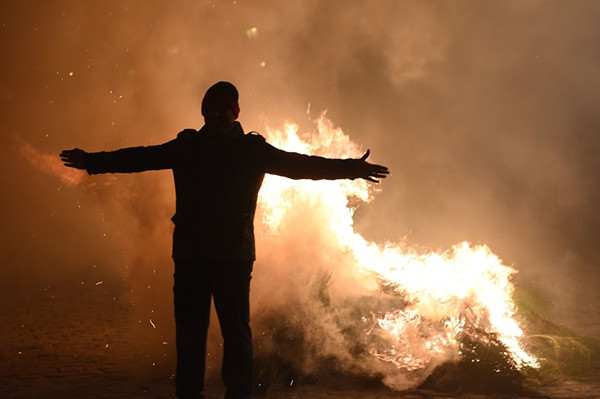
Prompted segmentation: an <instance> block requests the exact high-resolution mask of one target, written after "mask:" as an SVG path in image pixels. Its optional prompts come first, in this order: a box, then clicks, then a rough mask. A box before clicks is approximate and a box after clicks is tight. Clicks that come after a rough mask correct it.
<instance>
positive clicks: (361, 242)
mask: <svg viewBox="0 0 600 399" xmlns="http://www.w3.org/2000/svg"><path fill="white" fill-rule="evenodd" d="M316 126H317V130H316V132H315V133H312V134H307V135H302V136H301V135H299V134H298V127H297V126H296V125H294V124H287V125H286V126H285V128H284V130H283V131H279V130H273V129H270V128H268V127H267V130H266V136H267V140H268V141H269V142H270V143H272V144H273V145H275V146H276V147H279V148H282V149H285V150H288V151H295V152H301V153H306V154H315V155H321V156H327V157H354V158H356V157H360V155H362V152H361V151H360V149H359V147H358V146H357V145H356V144H355V143H353V142H352V141H351V140H350V139H349V137H348V136H347V135H345V134H344V133H343V132H342V130H341V129H339V128H334V126H333V125H332V123H331V121H329V120H328V119H327V118H326V117H325V115H324V114H323V115H321V117H320V118H319V119H318V120H317V121H316ZM377 187H378V186H374V185H371V184H369V183H367V182H366V181H364V180H354V181H350V180H339V181H309V180H300V181H293V180H289V179H285V178H281V177H278V176H267V177H266V178H265V182H264V184H263V187H262V189H261V191H260V204H261V209H262V218H261V220H262V223H263V225H264V227H265V228H266V230H267V232H269V233H271V234H274V235H277V234H280V233H282V232H281V231H279V227H280V226H281V224H282V222H283V221H284V220H285V218H286V217H287V216H288V215H289V213H290V212H291V210H292V209H293V208H294V207H295V205H297V204H298V203H299V202H304V203H306V202H307V201H308V202H309V203H318V204H319V207H320V208H321V209H322V210H323V212H322V218H321V220H320V221H321V225H322V229H323V230H324V231H325V235H327V237H328V240H329V242H330V244H331V245H333V246H334V247H339V248H340V249H341V250H342V251H343V252H344V253H346V254H348V255H349V256H348V257H346V258H344V262H348V263H349V264H348V265H344V267H346V268H347V269H351V268H353V269H354V270H355V272H356V273H357V274H358V275H360V276H361V277H360V280H361V281H362V284H364V286H365V289H369V290H372V291H376V290H378V289H379V290H380V289H382V288H384V289H386V290H388V291H392V292H394V293H396V294H398V295H401V296H402V298H403V302H404V303H403V304H402V306H401V308H400V306H399V308H398V309H395V310H393V311H389V312H380V311H379V312H378V311H377V309H373V314H374V320H373V324H372V326H371V328H369V329H367V331H365V337H366V338H368V337H369V336H370V335H372V334H376V335H377V338H378V339H377V342H378V344H377V345H375V344H373V345H371V348H370V349H371V353H372V354H373V355H374V356H375V357H377V358H379V359H381V360H383V361H385V362H389V363H392V364H394V365H396V366H397V367H398V368H403V369H406V370H408V371H412V370H417V369H422V368H425V367H427V366H428V365H431V364H436V363H439V362H440V361H443V360H448V359H454V358H457V357H459V356H460V345H459V342H458V340H457V339H458V337H459V335H460V334H461V333H466V331H467V327H470V328H473V327H475V328H477V329H481V330H483V331H485V332H486V333H491V334H494V335H495V336H496V337H497V338H498V339H499V340H500V341H501V342H502V343H503V344H504V345H505V346H506V348H507V350H508V352H509V355H510V357H511V358H512V359H513V361H514V363H515V364H516V365H517V367H519V368H521V367H524V366H529V367H539V364H538V361H537V359H536V358H535V357H534V356H532V355H531V354H529V353H528V352H526V351H525V349H524V348H523V345H522V343H521V340H522V338H523V331H522V329H521V327H520V326H519V324H518V323H517V321H516V319H515V304H514V301H513V299H512V295H513V291H514V286H513V284H512V282H511V276H512V275H513V274H514V273H516V270H515V269H513V268H511V267H508V266H506V265H504V264H503V263H502V261H501V260H500V259H499V258H498V257H497V256H496V255H495V254H493V253H492V252H491V250H490V249H489V248H488V247H487V246H486V245H471V244H469V243H467V242H463V243H460V244H457V245H455V246H454V247H453V248H452V249H451V250H450V251H446V252H443V253H418V252H417V251H416V250H413V249H410V248H408V249H407V248H404V247H403V246H401V245H400V244H399V243H387V244H385V245H380V244H376V243H373V242H369V241H367V240H366V239H365V238H363V237H362V236H361V235H360V234H359V233H357V232H356V231H354V227H353V219H352V218H353V214H354V207H353V206H352V205H351V204H354V203H355V202H356V199H358V200H359V201H360V202H369V201H370V200H371V199H372V198H373V195H374V194H375V193H376V192H377V191H378V190H379V189H378V188H377ZM381 342H384V343H385V344H384V345H383V346H382V345H381Z"/></svg>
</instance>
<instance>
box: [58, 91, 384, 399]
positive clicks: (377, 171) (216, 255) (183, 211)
mask: <svg viewBox="0 0 600 399" xmlns="http://www.w3.org/2000/svg"><path fill="white" fill-rule="evenodd" d="M239 112H240V108H239V105H238V92H237V90H236V88H235V87H234V86H233V85H232V84H231V83H228V82H218V83H216V84H215V85H213V86H212V87H210V88H209V89H208V91H207V92H206V94H205V96H204V99H203V100H202V115H203V116H204V121H205V125H204V126H203V127H202V128H201V129H200V130H199V131H196V130H193V129H186V130H183V131H182V132H180V133H179V134H178V135H177V138H176V139H174V140H171V141H169V142H167V143H164V144H161V145H156V146H149V147H134V148H124V149H120V150H116V151H110V152H96V153H87V152H85V151H83V150H80V149H77V148H76V149H73V150H66V151H63V152H62V153H61V154H60V156H61V159H62V160H63V161H64V163H65V165H66V166H69V167H73V168H77V169H85V170H87V172H88V173H89V174H97V173H128V172H142V171H145V170H157V169H173V175H174V178H175V191H176V212H175V216H173V218H172V220H173V222H174V224H175V231H174V234H173V259H174V261H175V274H174V280H175V282H174V287H173V292H174V302H175V325H176V344H177V372H176V378H175V386H176V390H177V396H178V397H179V398H182V399H183V398H203V395H202V391H203V389H204V368H205V357H206V338H207V331H208V324H209V316H210V304H211V298H214V301H215V308H216V310H217V315H218V318H219V322H220V325H221V332H222V335H223V341H224V344H223V351H224V354H223V368H222V376H223V381H224V383H225V385H226V387H227V392H226V394H225V398H236V399H237V398H249V397H250V394H251V391H252V335H251V332H250V324H249V322H250V312H249V308H250V306H249V290H250V278H251V273H252V265H253V263H254V260H255V246H254V225H253V220H254V213H255V210H256V200H257V196H258V190H259V189H260V186H261V184H262V181H263V178H264V175H265V173H271V174H276V175H280V176H286V177H290V178H292V179H355V178H363V179H367V180H370V181H374V182H376V181H377V180H376V179H377V178H385V177H386V175H387V174H388V173H389V172H388V169H387V168H386V167H384V166H380V165H373V164H370V163H368V162H366V159H367V157H368V156H369V151H367V152H366V154H365V155H364V156H363V157H362V158H360V159H343V160H342V159H327V158H322V157H318V156H308V155H302V154H297V153H291V152H285V151H282V150H279V149H277V148H275V147H273V146H271V145H270V144H268V143H267V142H266V141H265V139H264V138H263V137H262V136H260V135H258V134H252V133H250V134H244V131H243V130H242V126H241V125H240V124H239V123H238V122H236V119H237V117H238V115H239Z"/></svg>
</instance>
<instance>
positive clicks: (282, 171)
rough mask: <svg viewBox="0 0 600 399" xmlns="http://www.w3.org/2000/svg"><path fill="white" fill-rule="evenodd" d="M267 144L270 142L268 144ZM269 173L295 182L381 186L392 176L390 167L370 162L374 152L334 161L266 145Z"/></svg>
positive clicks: (267, 169)
mask: <svg viewBox="0 0 600 399" xmlns="http://www.w3.org/2000/svg"><path fill="white" fill-rule="evenodd" d="M265 144H266V143H265ZM266 146H267V151H266V153H267V154H266V156H265V160H266V172H267V173H271V174H276V175H280V176H285V177H289V178H291V179H313V180H319V179H328V180H333V179H359V178H360V179H366V180H369V181H372V182H375V183H378V182H379V180H378V179H385V178H386V177H387V175H388V174H389V173H390V172H389V170H388V168H387V167H385V166H382V165H376V164H372V163H369V162H367V158H368V157H369V155H370V153H371V152H370V151H369V150H367V152H366V153H365V154H364V155H363V156H362V157H360V158H356V159H355V158H350V159H331V158H323V157H319V156H314V155H312V156H311V155H304V154H298V153H295V152H286V151H283V150H280V149H277V148H275V147H273V146H271V145H270V144H266Z"/></svg>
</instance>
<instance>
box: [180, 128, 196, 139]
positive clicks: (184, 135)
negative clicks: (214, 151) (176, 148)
mask: <svg viewBox="0 0 600 399" xmlns="http://www.w3.org/2000/svg"><path fill="white" fill-rule="evenodd" d="M197 136H198V131H197V130H196V129H183V130H182V131H181V132H179V133H177V138H178V139H184V140H185V139H189V138H192V137H197Z"/></svg>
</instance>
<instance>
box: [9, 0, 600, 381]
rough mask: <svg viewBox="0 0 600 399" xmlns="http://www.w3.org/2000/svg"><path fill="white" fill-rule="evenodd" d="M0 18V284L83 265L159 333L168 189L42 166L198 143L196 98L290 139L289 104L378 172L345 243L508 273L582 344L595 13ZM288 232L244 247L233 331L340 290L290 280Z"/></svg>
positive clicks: (313, 9) (381, 7) (423, 7)
mask: <svg viewBox="0 0 600 399" xmlns="http://www.w3.org/2000/svg"><path fill="white" fill-rule="evenodd" d="M0 9H1V10H2V12H1V13H0V15H2V17H1V19H0V45H2V48H3V49H5V52H6V56H5V57H3V60H2V61H0V68H1V71H2V74H1V78H0V104H1V107H0V112H1V114H2V120H3V126H2V135H1V138H0V140H2V141H1V142H0V143H1V144H2V154H3V156H2V159H1V161H0V162H1V163H0V166H1V168H2V171H1V172H0V173H2V177H3V181H4V185H5V186H6V187H9V188H10V189H9V190H7V195H6V196H5V197H4V203H3V208H4V210H5V212H4V219H5V221H6V223H5V224H4V229H3V231H2V243H3V253H4V256H3V257H4V263H5V264H6V265H9V266H7V268H5V269H3V271H2V276H3V278H26V279H33V280H36V279H37V280H39V281H42V282H48V281H51V282H53V283H54V282H56V281H60V280H61V279H63V278H64V279H67V280H68V279H70V278H71V276H72V275H73V274H77V276H79V274H84V272H82V270H83V271H85V270H89V268H90V267H91V265H97V266H98V268H99V269H101V270H102V272H101V273H102V276H101V277H102V279H103V281H105V283H104V284H103V287H105V286H110V284H109V282H111V281H112V284H114V285H115V286H117V287H118V288H115V290H116V291H118V292H121V293H122V295H123V297H124V298H127V299H126V301H127V302H128V303H130V302H134V303H135V304H136V305H135V310H134V311H133V313H134V316H133V317H134V318H135V319H139V320H143V321H144V324H145V325H146V326H147V328H148V329H152V327H151V326H150V325H149V323H147V322H146V320H147V319H150V318H152V320H153V322H154V323H155V325H156V327H157V330H160V331H159V332H158V333H157V334H158V335H162V336H168V335H169V334H171V332H172V331H171V329H172V309H171V301H170V284H171V280H170V279H171V277H170V273H171V268H172V264H171V262H170V260H169V255H170V249H169V245H170V238H169V234H170V232H171V226H170V222H169V220H168V219H169V216H170V215H171V214H172V212H173V204H174V201H173V199H174V196H173V185H172V182H171V177H170V175H169V173H168V172H152V173H147V174H141V175H133V176H123V175H120V176H94V177H87V176H82V175H80V174H76V173H75V174H71V172H72V171H68V170H61V168H60V167H59V166H57V165H58V164H57V159H58V157H57V156H56V158H52V157H53V156H54V155H53V154H58V153H59V152H60V151H61V150H62V149H66V148H72V147H79V148H84V149H86V150H88V151H98V150H110V149H115V148H119V147H123V146H134V145H146V144H156V143H161V142H164V141H167V140H170V139H171V138H173V137H175V135H176V133H177V132H178V131H179V130H182V129H183V128H187V127H195V128H198V127H199V126H201V124H202V119H201V115H200V112H199V110H200V100H201V96H202V94H203V92H204V90H206V88H208V87H209V86H210V85H211V84H212V83H214V82H215V81H218V80H230V81H232V82H234V83H235V84H236V85H237V87H238V89H239V90H240V93H241V99H240V102H241V108H242V113H241V122H242V124H243V125H244V127H245V128H246V129H248V130H259V131H260V130H262V129H265V125H267V124H268V125H270V126H275V127H280V126H281V125H282V124H283V122H284V121H286V120H291V121H294V122H296V123H298V124H299V125H300V129H301V130H302V131H309V130H311V129H313V125H312V120H311V118H312V117H311V116H309V117H308V118H307V115H306V112H305V110H306V107H307V104H309V103H310V107H311V109H313V110H316V112H320V111H321V110H325V109H327V110H328V115H329V117H330V118H331V119H332V120H333V121H334V122H335V123H336V124H339V125H340V126H342V127H343V128H344V131H345V132H346V133H348V134H349V135H350V137H351V138H352V140H353V141H354V142H356V143H359V144H360V145H361V146H362V147H363V148H365V149H366V148H370V149H371V151H372V154H373V158H374V159H375V161H376V162H377V163H381V164H384V165H386V166H389V167H390V169H391V171H392V175H391V176H390V178H389V179H387V181H385V182H384V183H383V184H382V188H383V192H382V193H381V194H380V195H378V196H376V197H375V199H374V200H373V201H372V202H371V203H370V204H369V205H366V206H362V207H361V208H359V209H358V210H357V212H356V215H355V225H356V228H357V230H358V231H360V232H361V233H363V234H364V235H365V236H366V237H368V238H370V239H373V240H375V241H378V242H385V241H388V240H391V241H397V240H398V239H399V238H401V237H406V240H407V241H408V242H409V243H410V244H411V245H422V246H425V247H431V248H449V247H450V246H451V245H453V244H455V243H457V242H459V241H462V240H469V241H473V242H484V243H487V244H488V245H490V246H491V248H492V249H493V250H494V252H496V253H498V254H499V256H500V257H502V258H503V259H504V260H505V262H506V263H508V264H514V266H515V268H517V269H518V270H519V277H518V283H519V284H521V286H523V287H530V288H531V289H534V290H536V291H538V292H542V293H543V294H544V295H546V296H547V297H548V298H552V299H551V301H552V302H553V303H554V305H555V310H554V314H553V316H554V317H555V318H556V320H558V321H562V322H564V323H565V324H568V325H570V326H572V327H574V328H576V329H577V330H578V331H581V332H583V333H588V334H592V333H597V331H598V327H597V325H598V324H597V323H598V321H597V316H596V315H597V310H595V309H593V308H592V307H591V306H592V305H590V304H593V303H598V300H597V293H596V288H595V287H597V285H598V282H600V277H599V276H598V272H597V270H598V268H597V266H598V261H597V256H596V253H595V252H596V238H595V237H597V236H598V233H599V231H600V218H599V216H598V212H597V209H596V204H597V203H598V200H599V199H600V198H599V197H600V190H598V187H599V185H598V179H597V176H599V175H600V174H599V173H598V172H599V162H598V157H597V154H598V150H599V148H598V146H599V141H598V140H597V137H596V136H597V131H598V126H599V124H600V121H599V119H598V118H599V117H598V112H597V104H598V103H599V100H600V98H598V96H599V95H600V94H599V93H600V87H599V86H600V74H599V73H598V70H597V65H598V62H599V61H600V60H599V58H600V51H599V47H598V44H597V37H598V33H599V32H598V29H599V28H598V24H597V21H598V18H599V17H600V15H599V13H600V7H599V6H598V4H597V3H596V2H593V1H572V2H569V3H568V4H566V3H565V2H560V1H545V2H540V1H533V0H532V1H508V2H503V3H502V4H497V3H483V2H477V1H453V2H423V1H405V2H397V1H377V2H373V1H355V2H342V1H319V0H311V1H301V2H300V1H299V2H281V3H279V2H277V3H273V2H268V1H266V0H264V1H257V2H246V1H242V0H238V1H231V2H226V3H225V2H214V3H199V2H193V1H180V2H177V3H176V4H173V3H164V2H159V1H150V2H148V1H139V0H130V1H106V2H102V3H99V2H92V1H72V0H62V1H55V2H52V3H44V4H39V2H33V1H30V2H27V1H24V2H10V1H7V2H3V4H2V5H1V6H0ZM248 32H251V33H248ZM13 137H17V138H18V139H17V141H12V138H13ZM25 160H29V161H31V162H27V161H25ZM31 165H33V167H31ZM41 171H43V172H48V173H41ZM298 212H300V213H299V214H298V215H297V216H295V217H297V220H298V221H302V223H300V222H298V223H293V224H290V225H289V226H288V227H289V228H288V229H287V230H286V233H285V234H289V236H287V237H285V238H286V239H285V240H284V239H280V240H275V242H273V241H270V240H269V238H268V237H267V236H265V235H262V237H261V235H259V237H258V238H259V240H261V238H262V240H263V241H262V242H264V243H267V242H268V243H269V244H277V243H278V244H277V245H278V246H276V247H275V248H277V251H275V250H274V249H273V248H272V247H270V246H267V245H266V244H260V245H261V246H260V247H259V253H258V256H259V259H258V261H257V263H256V266H255V279H254V281H253V295H254V297H253V298H255V299H256V301H255V302H256V303H255V304H253V309H254V312H255V313H254V315H260V314H261V309H264V306H263V304H264V301H267V299H266V296H268V297H269V298H268V300H269V301H273V302H277V303H281V304H282V306H283V305H286V304H298V306H299V307H301V306H302V303H306V301H308V299H303V300H304V301H305V302H300V303H298V302H294V301H293V295H291V294H290V291H288V290H287V289H284V288H283V287H288V286H286V285H281V284H280V282H281V281H282V279H287V281H298V282H299V283H298V284H299V287H304V288H306V287H310V286H313V285H314V284H317V285H318V281H321V280H320V278H321V277H319V276H322V275H323V274H322V273H326V275H331V281H333V282H338V283H336V284H333V285H332V288H331V289H333V290H335V289H337V287H347V288H346V289H347V290H351V289H358V288H356V287H357V286H356V285H355V284H353V283H352V281H346V280H345V277H343V273H342V272H341V271H340V270H338V269H337V268H336V267H334V265H337V264H340V263H341V260H340V259H331V260H330V261H329V262H328V264H330V265H332V266H331V268H329V269H327V270H325V271H324V272H323V271H321V270H313V269H311V268H310V267H309V266H308V265H311V264H313V263H314V259H311V258H310V256H309V255H308V251H307V250H306V249H307V247H309V246H310V245H320V244H321V241H320V240H319V239H318V237H319V234H321V233H319V229H318V227H319V210H318V209H314V208H310V207H308V208H307V210H299V211H298ZM261 234H262V233H261ZM265 234H266V233H265ZM259 243H260V241H259ZM290 259H294V260H301V261H299V262H290ZM23 265H27V267H26V268H24V267H23ZM56 265H61V267H60V268H58V270H60V272H58V273H57V272H56V271H55V270H56V269H55V266H56ZM132 265H133V266H132ZM291 265H294V267H293V268H292V267H291ZM298 265H301V266H298ZM303 265H307V266H303ZM296 267H302V268H305V269H304V270H296V269H295V268H296ZM25 270H26V272H25ZM267 271H268V272H267ZM33 276H35V277H33ZM123 278H124V279H125V281H123ZM76 280H77V281H78V280H79V279H78V278H77V279H76ZM315 281H316V282H317V283H315ZM342 282H343V284H341V283H342ZM148 286H150V287H151V288H147V287H148ZM288 288H289V287H288ZM304 288H303V289H301V290H300V291H302V292H304V294H302V295H309V294H308V293H310V291H311V290H310V289H304ZM132 289H133V291H134V292H133V293H131V290H132ZM292 292H295V291H292ZM307 292H308V293H307ZM357 292H359V291H357ZM266 293H268V295H267V294H266ZM298 295H300V294H298ZM357 295H358V294H357ZM290 296H291V297H292V298H290ZM317 297H318V295H317ZM299 298H300V299H298V300H301V299H302V297H301V296H299ZM311 298H314V297H311ZM311 301H312V299H311ZM317 302H318V300H317ZM311 306H312V305H311ZM314 306H317V305H314ZM318 306H321V305H318ZM572 309H577V312H573V311H572ZM323 314H324V315H325V314H326V312H325V313H323ZM323 317H325V316H323ZM215 331H216V330H213V332H212V333H213V341H212V342H213V343H214V342H216V343H215V344H214V346H213V347H212V348H211V352H214V351H217V347H218V338H216V337H217V333H216V332H215ZM257 333H258V334H261V333H262V332H261V331H257ZM332 336H335V334H332ZM162 338H163V337H158V336H157V341H159V340H160V341H162V340H163V339H162ZM335 348H336V347H335V345H334V346H332V349H331V351H332V353H333V354H334V355H335V354H336V353H339V351H338V352H336V351H337V349H335ZM338 348H339V347H338ZM163 349H164V348H162V347H161V348H160V350H159V352H160V355H161V356H162V351H163ZM340 356H341V355H340ZM214 357H218V356H213V357H212V358H214ZM342 357H343V356H342ZM217 365H218V362H217V363H216V364H215V363H213V369H214V368H216V366H217Z"/></svg>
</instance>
